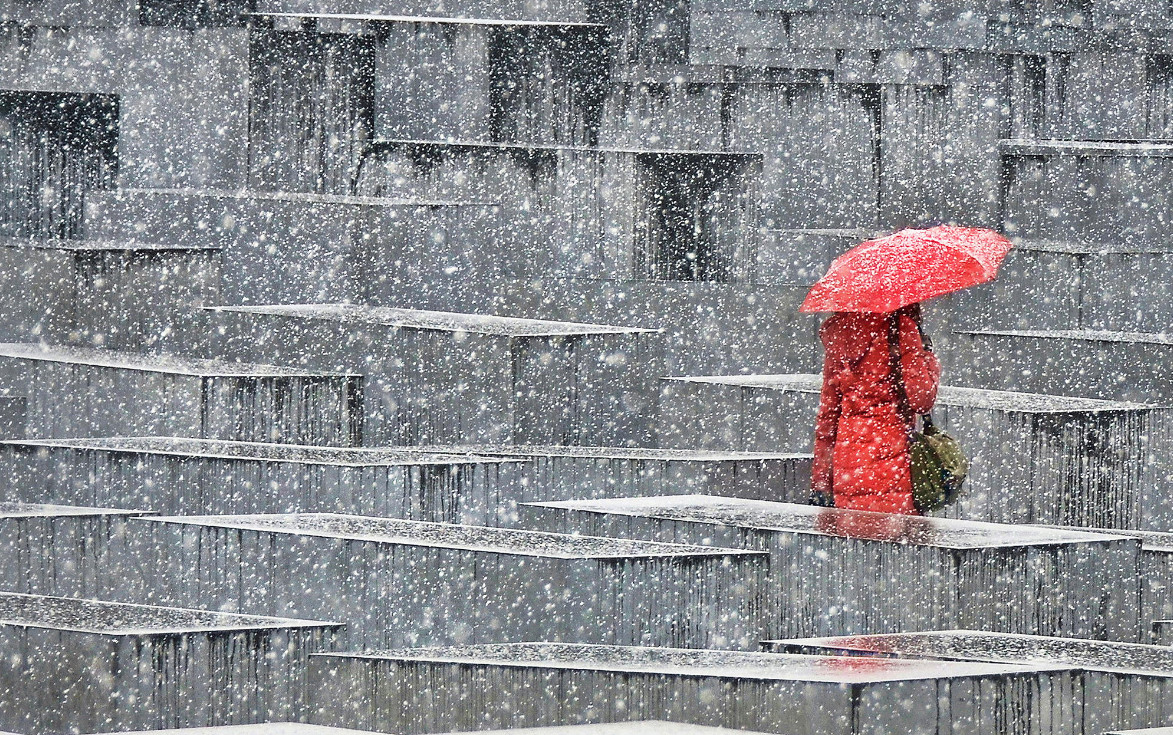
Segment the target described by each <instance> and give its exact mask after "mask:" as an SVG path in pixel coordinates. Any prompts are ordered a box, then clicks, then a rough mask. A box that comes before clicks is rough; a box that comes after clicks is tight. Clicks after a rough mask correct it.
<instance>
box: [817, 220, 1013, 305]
mask: <svg viewBox="0 0 1173 735" xmlns="http://www.w3.org/2000/svg"><path fill="white" fill-rule="evenodd" d="M1012 247H1014V245H1013V244H1012V243H1011V242H1010V241H1009V240H1007V239H1006V238H1005V237H1003V236H1001V235H999V234H998V233H997V232H994V231H993V230H985V229H980V228H973V227H952V226H949V225H941V226H938V227H932V228H929V229H927V230H911V229H909V230H901V231H900V232H897V233H895V234H893V235H888V236H887V237H881V238H879V239H877V240H868V241H867V242H863V243H860V244H859V245H857V246H855V247H854V248H852V249H851V250H848V251H847V252H846V253H844V254H843V255H840V256H839V257H838V258H836V259H835V262H833V263H831V267H830V268H829V269H828V270H827V273H826V275H824V276H823V277H822V278H820V279H819V282H818V283H816V284H815V285H814V287H812V288H811V290H810V293H809V294H807V296H806V300H805V301H803V302H802V308H801V311H807V312H811V311H867V312H873V313H879V314H886V313H888V312H890V311H895V310H897V309H899V308H900V307H902V306H907V305H909V304H915V303H917V302H918V301H924V300H926V299H931V298H932V297H934V296H941V295H942V294H947V293H950V292H952V291H958V290H960V289H963V288H968V287H970V286H976V285H977V284H979V283H985V282H986V281H989V280H991V279H993V278H994V276H996V275H997V274H998V267H999V266H1000V265H1002V259H1003V258H1005V257H1006V253H1007V252H1009V251H1010V248H1012Z"/></svg>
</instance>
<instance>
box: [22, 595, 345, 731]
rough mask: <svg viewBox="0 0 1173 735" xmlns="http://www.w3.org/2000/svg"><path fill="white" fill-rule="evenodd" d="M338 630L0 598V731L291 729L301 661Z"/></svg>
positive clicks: (300, 690) (251, 618)
mask: <svg viewBox="0 0 1173 735" xmlns="http://www.w3.org/2000/svg"><path fill="white" fill-rule="evenodd" d="M339 627H340V626H339V625H338V624H337V623H326V622H320V621H310V620H292V619H284V618H273V617H262V616H255V615H233V614H228V613H221V612H211V611H207V610H193V609H186V608H167V607H153V606H146V605H128V604H121V603H114V602H102V601H97V600H81V599H73V598H63V597H45V596H39V595H19V594H14V593H7V592H5V593H0V645H2V648H3V650H5V651H8V652H10V655H6V656H4V660H3V663H2V664H0V683H2V684H3V686H4V688H5V692H6V694H5V696H4V698H3V701H2V702H0V718H2V720H0V721H2V722H3V726H4V727H5V728H7V729H11V730H14V731H16V732H22V733H40V732H66V731H69V730H70V729H77V730H81V731H85V732H96V731H99V730H106V729H109V728H110V727H115V728H120V729H123V730H130V729H139V730H142V729H152V728H153V729H158V728H161V727H175V726H192V727H196V726H201V725H209V724H213V723H216V722H222V723H248V722H257V721H261V720H264V719H267V718H269V717H285V718H289V719H295V718H298V717H301V716H302V713H303V709H302V707H303V703H304V701H305V695H306V691H305V688H304V687H305V680H304V666H305V662H306V657H307V656H308V655H309V654H311V653H317V652H322V651H326V650H330V649H331V647H332V646H333V636H334V635H335V633H336V632H337V630H338V629H339ZM262 652H265V654H267V655H262ZM228 681H231V682H233V683H234V686H231V687H225V686H224V685H225V682H228Z"/></svg>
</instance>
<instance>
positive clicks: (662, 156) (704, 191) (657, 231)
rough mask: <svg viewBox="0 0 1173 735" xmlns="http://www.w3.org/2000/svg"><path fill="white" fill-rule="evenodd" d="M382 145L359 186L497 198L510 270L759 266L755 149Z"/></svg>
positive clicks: (738, 271) (698, 277) (690, 277)
mask: <svg viewBox="0 0 1173 735" xmlns="http://www.w3.org/2000/svg"><path fill="white" fill-rule="evenodd" d="M375 145H376V148H377V150H376V152H375V153H374V154H372V156H373V158H372V160H371V161H370V162H369V163H368V164H367V166H366V168H364V174H363V178H362V180H361V181H360V184H359V187H360V191H368V190H373V189H377V190H378V191H379V192H380V193H382V194H383V195H387V196H399V197H408V198H421V197H422V198H425V199H441V200H444V199H453V198H455V199H463V200H473V201H489V202H496V203H498V204H500V205H501V207H502V209H503V210H504V212H505V216H506V217H507V218H508V222H509V226H508V227H507V228H504V229H503V230H501V231H500V232H499V233H498V237H497V239H496V240H495V242H494V248H495V250H494V252H496V253H501V254H503V255H504V256H505V257H504V258H502V263H501V265H500V266H499V267H500V268H501V270H502V271H503V274H516V275H529V276H539V277H540V276H546V277H549V276H560V277H561V276H565V277H588V278H623V279H634V280H657V281H660V280H680V281H742V280H746V279H747V278H748V276H749V271H750V269H751V268H752V266H753V258H754V251H755V249H756V243H757V236H758V200H757V192H758V189H759V186H760V185H761V183H762V157H761V156H760V155H759V154H756V153H729V152H725V151H719V150H710V151H673V150H663V149H647V150H632V149H615V148H575V147H551V146H521V145H513V144H509V145H505V144H490V143H482V142H454V143H447V142H439V141H431V140H422V141H421V140H380V141H376V143H375ZM372 188H373V189H372ZM456 244H457V243H452V246H455V245H456ZM459 246H460V247H461V248H466V247H467V245H466V244H465V243H463V242H461V243H459ZM431 247H432V249H435V248H434V245H432V246H431ZM408 260H410V258H408Z"/></svg>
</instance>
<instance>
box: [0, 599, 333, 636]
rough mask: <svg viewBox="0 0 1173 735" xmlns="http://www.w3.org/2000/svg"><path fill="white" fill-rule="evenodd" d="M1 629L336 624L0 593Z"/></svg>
mask: <svg viewBox="0 0 1173 735" xmlns="http://www.w3.org/2000/svg"><path fill="white" fill-rule="evenodd" d="M0 625H10V626H23V627H32V628H50V629H54V630H70V631H77V632H82V633H98V634H102V635H120V636H127V635H162V634H172V633H199V632H207V631H218V630H272V629H277V628H306V627H336V626H337V625H338V624H337V623H327V622H322V621H313V620H293V619H289V618H276V617H264V616H259V615H239V614H233V613H222V612H214V611H209V610H190V609H185V608H175V607H155V606H151V605H131V604H125V603H118V602H102V601H98V600H80V599H74V598H68V597H48V596H42V595H23V594H17V593H14V592H0Z"/></svg>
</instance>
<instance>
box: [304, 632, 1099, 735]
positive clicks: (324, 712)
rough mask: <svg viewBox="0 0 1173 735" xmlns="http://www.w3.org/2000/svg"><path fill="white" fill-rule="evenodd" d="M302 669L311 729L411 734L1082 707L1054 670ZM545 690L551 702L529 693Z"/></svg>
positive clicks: (680, 660) (569, 656)
mask: <svg viewBox="0 0 1173 735" xmlns="http://www.w3.org/2000/svg"><path fill="white" fill-rule="evenodd" d="M862 667H866V670H861V669H862ZM311 674H312V681H313V683H314V685H315V687H317V688H318V690H319V691H320V693H321V694H320V696H318V697H316V698H315V704H316V710H317V715H316V717H317V718H318V721H320V722H327V723H330V724H334V725H347V726H351V727H364V728H369V729H373V730H377V731H380V732H398V733H412V734H414V733H427V732H445V731H449V730H457V729H461V728H468V727H474V726H478V725H479V726H480V727H512V726H530V727H532V726H549V725H563V724H571V723H581V722H617V721H624V720H628V719H630V718H631V717H643V718H647V717H662V718H665V719H673V720H683V721H685V722H693V723H697V724H705V725H718V726H723V727H756V728H759V729H760V730H763V731H766V732H778V733H786V732H790V731H791V730H793V728H794V727H795V726H796V724H797V725H798V726H799V727H801V728H802V729H803V731H804V732H807V733H811V735H832V734H834V735H847V734H849V733H863V732H865V731H866V729H865V727H864V725H863V724H862V723H865V722H866V723H867V726H868V727H876V728H882V729H884V730H889V731H900V732H905V731H913V732H915V731H918V730H919V731H921V732H928V733H946V732H954V730H953V728H952V725H951V724H949V723H947V722H946V723H942V724H938V723H939V722H940V721H939V720H938V719H937V715H936V712H937V708H938V706H940V702H941V701H942V699H944V701H946V702H948V703H949V704H948V706H949V711H950V713H951V715H952V716H953V717H955V718H957V721H963V722H966V723H969V724H971V725H972V726H973V727H974V728H975V730H974V731H975V732H980V731H984V730H986V729H990V728H996V727H997V726H996V725H995V724H994V723H995V722H1003V721H1007V720H1004V719H1003V718H1010V719H1012V720H1013V721H1014V722H1017V723H1023V724H1025V723H1030V725H1031V726H1032V727H1034V728H1037V730H1038V731H1039V732H1041V733H1074V732H1076V730H1075V729H1074V728H1073V727H1072V726H1070V725H1067V724H1065V723H1063V722H1060V721H1059V720H1058V719H1052V707H1062V708H1064V711H1071V710H1075V711H1078V710H1079V707H1080V703H1078V702H1077V701H1075V700H1074V697H1073V695H1072V692H1071V691H1070V687H1071V685H1072V679H1073V677H1074V676H1075V675H1074V674H1072V673H1070V672H1069V671H1064V670H1059V669H1055V668H1043V667H1029V668H1028V667H1023V666H1006V665H994V664H959V663H956V662H953V663H949V662H912V661H886V662H883V663H881V664H879V665H876V664H873V663H872V662H867V663H865V664H863V665H862V666H861V665H860V664H858V663H857V662H854V661H853V660H852V659H847V658H837V659H836V658H832V659H826V658H818V657H808V656H785V655H781V654H762V653H747V652H716V651H696V650H688V651H685V650H676V649H668V650H664V649H651V648H624V647H613V646H605V647H598V646H575V645H568V644H558V643H523V644H513V645H495V646H462V647H455V648H431V649H429V648H423V649H409V650H396V651H384V652H380V653H377V654H373V655H369V654H368V655H362V654H341V655H338V656H329V657H324V656H323V657H317V658H315V660H314V662H313V669H312V672H311ZM416 682H420V683H418V684H417V683H416ZM423 682H427V684H426V686H425V685H423ZM551 687H556V688H557V691H559V692H561V696H558V697H548V696H543V695H541V694H540V693H542V692H547V691H550V690H551ZM1036 687H1038V689H1036ZM371 691H378V692H379V693H380V696H379V699H378V700H375V699H374V698H372V697H370V696H368V695H367V694H366V692H371ZM1028 691H1029V692H1031V695H1027V694H1025V692H1028ZM473 692H476V695H475V696H477V697H478V700H477V701H478V702H479V703H481V705H480V706H479V707H478V708H477V709H476V711H475V712H472V711H470V710H469V708H467V707H460V706H458V705H457V703H458V702H464V701H467V698H468V697H470V696H474V695H473ZM518 692H524V693H526V694H525V695H524V698H519V697H518ZM530 692H533V694H532V695H530V694H529V693H530ZM853 692H855V693H857V695H856V696H852V693H853ZM519 701H521V702H525V703H526V706H525V707H520V706H519V704H518V703H519Z"/></svg>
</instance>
